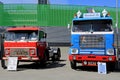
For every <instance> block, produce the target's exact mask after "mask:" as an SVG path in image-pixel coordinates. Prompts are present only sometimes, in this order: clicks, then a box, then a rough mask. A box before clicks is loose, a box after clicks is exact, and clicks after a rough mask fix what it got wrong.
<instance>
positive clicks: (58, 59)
mask: <svg viewBox="0 0 120 80" xmlns="http://www.w3.org/2000/svg"><path fill="white" fill-rule="evenodd" d="M60 57H61V51H60V48H58V49H57V53H55V54H54V55H53V57H52V61H60Z"/></svg>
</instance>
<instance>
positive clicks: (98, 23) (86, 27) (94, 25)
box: [72, 20, 112, 32]
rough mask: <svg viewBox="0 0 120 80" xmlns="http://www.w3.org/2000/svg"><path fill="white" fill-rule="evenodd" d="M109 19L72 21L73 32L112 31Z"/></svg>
mask: <svg viewBox="0 0 120 80" xmlns="http://www.w3.org/2000/svg"><path fill="white" fill-rule="evenodd" d="M111 25H112V22H111V20H82V21H78V20H75V21H73V28H72V31H73V32H86V31H88V32H91V31H92V32H110V31H112V28H111V27H112V26H111Z"/></svg>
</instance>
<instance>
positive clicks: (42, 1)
mask: <svg viewBox="0 0 120 80" xmlns="http://www.w3.org/2000/svg"><path fill="white" fill-rule="evenodd" d="M38 4H48V0H38Z"/></svg>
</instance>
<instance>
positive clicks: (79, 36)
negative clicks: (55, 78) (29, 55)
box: [68, 9, 117, 69]
mask: <svg viewBox="0 0 120 80" xmlns="http://www.w3.org/2000/svg"><path fill="white" fill-rule="evenodd" d="M112 21H113V20H112V17H111V16H110V15H109V13H108V12H107V11H106V10H105V9H104V10H103V11H102V12H101V13H97V12H95V11H94V9H92V10H91V11H89V12H88V13H83V14H82V13H81V11H80V10H79V11H78V12H77V13H76V15H75V17H74V18H73V20H72V25H70V26H68V27H71V47H70V49H69V61H70V65H71V68H72V69H76V68H77V63H81V64H82V66H98V62H105V63H106V64H107V67H109V68H111V69H114V68H115V64H116V61H117V60H116V59H117V58H116V49H115V45H114V30H113V27H112Z"/></svg>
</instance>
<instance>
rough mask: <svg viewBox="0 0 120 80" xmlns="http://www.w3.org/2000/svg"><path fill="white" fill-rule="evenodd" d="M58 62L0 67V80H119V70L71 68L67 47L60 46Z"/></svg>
mask: <svg viewBox="0 0 120 80" xmlns="http://www.w3.org/2000/svg"><path fill="white" fill-rule="evenodd" d="M61 51H62V58H61V61H60V62H56V63H48V65H47V67H46V68H40V67H39V66H38V65H36V64H35V63H31V62H30V63H28V62H26V63H23V62H22V63H20V65H19V66H18V71H7V70H3V69H2V68H1V67H0V80H120V71H113V72H111V71H110V72H108V74H106V75H105V74H98V72H97V69H95V68H85V69H81V67H79V68H80V69H78V70H72V69H71V68H70V64H69V61H68V54H67V52H68V48H67V47H62V48H61Z"/></svg>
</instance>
